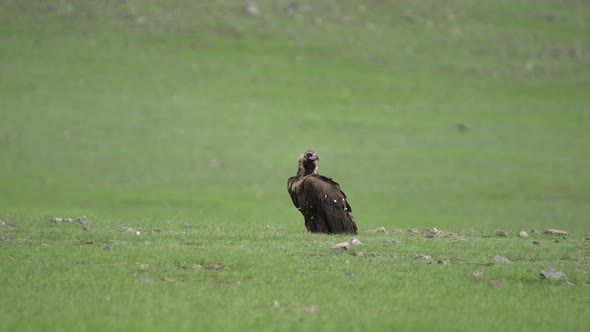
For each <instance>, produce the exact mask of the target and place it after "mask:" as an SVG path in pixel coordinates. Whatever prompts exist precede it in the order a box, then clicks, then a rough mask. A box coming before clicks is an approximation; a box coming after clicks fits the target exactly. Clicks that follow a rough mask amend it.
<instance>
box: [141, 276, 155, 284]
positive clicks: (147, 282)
mask: <svg viewBox="0 0 590 332" xmlns="http://www.w3.org/2000/svg"><path fill="white" fill-rule="evenodd" d="M140 280H141V282H143V283H146V284H153V283H154V281H153V280H152V279H150V278H147V277H144V278H141V279H140Z"/></svg>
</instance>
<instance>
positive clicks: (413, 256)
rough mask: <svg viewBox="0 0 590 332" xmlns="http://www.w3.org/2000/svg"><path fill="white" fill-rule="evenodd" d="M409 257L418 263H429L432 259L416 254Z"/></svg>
mask: <svg viewBox="0 0 590 332" xmlns="http://www.w3.org/2000/svg"><path fill="white" fill-rule="evenodd" d="M410 257H411V258H413V259H416V260H419V261H429V260H431V259H432V256H428V255H422V254H417V253H412V254H410Z"/></svg>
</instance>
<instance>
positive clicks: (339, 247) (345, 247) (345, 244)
mask: <svg viewBox="0 0 590 332" xmlns="http://www.w3.org/2000/svg"><path fill="white" fill-rule="evenodd" d="M348 247H350V243H348V242H347V241H344V242H340V243H336V244H335V245H333V246H332V250H337V251H347V250H348Z"/></svg>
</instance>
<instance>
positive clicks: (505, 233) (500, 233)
mask: <svg viewBox="0 0 590 332" xmlns="http://www.w3.org/2000/svg"><path fill="white" fill-rule="evenodd" d="M496 235H498V236H500V237H507V236H508V233H507V232H505V231H496Z"/></svg>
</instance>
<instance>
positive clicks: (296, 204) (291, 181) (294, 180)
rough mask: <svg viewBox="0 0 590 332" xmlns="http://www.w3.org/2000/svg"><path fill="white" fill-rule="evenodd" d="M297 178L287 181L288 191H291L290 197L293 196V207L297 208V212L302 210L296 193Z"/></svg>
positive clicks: (293, 177)
mask: <svg viewBox="0 0 590 332" xmlns="http://www.w3.org/2000/svg"><path fill="white" fill-rule="evenodd" d="M297 180H298V179H297V177H296V176H292V177H290V178H289V179H288V180H287V191H289V196H291V200H292V201H293V205H295V207H296V208H297V210H301V208H300V207H299V202H297V194H296V193H295V188H294V185H295V182H296V181H297Z"/></svg>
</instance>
